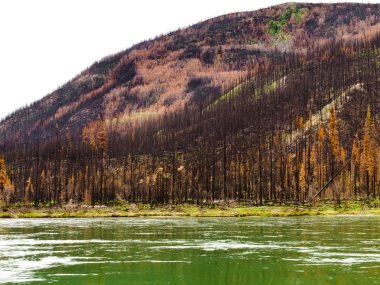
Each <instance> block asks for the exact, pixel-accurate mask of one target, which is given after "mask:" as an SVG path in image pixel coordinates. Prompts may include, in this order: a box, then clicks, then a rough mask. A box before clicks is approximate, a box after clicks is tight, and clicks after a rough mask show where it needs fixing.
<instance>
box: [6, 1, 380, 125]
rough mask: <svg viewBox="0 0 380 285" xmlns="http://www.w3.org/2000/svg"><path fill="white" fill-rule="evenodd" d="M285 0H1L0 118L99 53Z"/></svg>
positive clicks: (42, 93) (61, 81) (64, 79)
mask: <svg viewBox="0 0 380 285" xmlns="http://www.w3.org/2000/svg"><path fill="white" fill-rule="evenodd" d="M305 1H307V0H304V1H292V2H305ZM379 1H380V0H373V1H360V0H359V1H347V0H345V1H324V2H364V3H368V2H371V3H379ZM283 2H284V1H278V0H277V1H276V0H266V1H263V0H260V1H257V0H191V1H179V0H177V1H175V0H160V1H158V0H124V1H122V0H0V98H1V101H0V118H4V117H5V116H6V115H7V114H9V113H11V112H13V111H14V110H15V109H18V108H20V107H22V106H25V105H26V104H28V103H31V102H33V101H35V100H37V99H40V98H42V97H43V96H45V95H47V94H48V93H50V92H52V91H53V90H55V89H56V88H57V87H58V86H60V85H62V84H64V83H65V82H67V81H68V80H70V79H71V78H73V77H74V76H75V75H77V74H78V73H80V72H81V71H82V70H84V69H85V68H86V67H88V66H90V65H91V64H92V63H93V62H94V61H96V60H100V59H101V58H103V57H104V56H107V55H109V54H112V53H116V52H118V51H121V50H124V49H126V48H128V47H130V46H131V45H133V44H135V43H138V42H140V41H142V40H145V39H149V38H153V37H154V36H156V35H159V34H163V33H167V32H170V31H173V30H176V29H177V28H179V27H185V26H188V25H191V24H194V23H196V22H199V21H201V20H205V19H207V18H211V17H214V16H218V15H222V14H226V13H231V12H237V11H249V10H256V9H259V8H264V7H267V6H271V5H275V4H280V3H283ZM308 2H314V3H316V2H321V1H308Z"/></svg>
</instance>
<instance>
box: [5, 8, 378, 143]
mask: <svg viewBox="0 0 380 285" xmlns="http://www.w3.org/2000/svg"><path fill="white" fill-rule="evenodd" d="M379 8H380V7H379V5H378V4H375V5H369V4H368V5H367V4H331V5H327V4H292V3H288V4H283V5H279V6H274V7H270V8H267V9H262V10H258V11H253V12H246V13H235V14H230V15H225V16H221V17H217V18H214V19H210V20H208V21H205V22H201V23H198V24H196V25H194V26H191V27H189V28H185V29H181V30H178V31H175V32H173V33H170V34H168V35H164V36H160V37H157V38H156V39H154V40H149V41H146V42H142V43H140V44H137V45H136V46H134V47H132V48H130V49H128V50H126V51H123V52H120V53H118V54H116V55H111V56H108V57H106V58H104V59H102V60H101V61H99V62H97V63H95V64H93V65H92V66H91V67H90V68H88V69H87V70H85V71H84V72H82V73H81V74H80V75H78V76H76V77H75V78H73V79H72V80H71V81H69V82H68V83H66V84H64V85H63V86H62V87H61V88H59V89H57V90H56V91H54V92H52V93H51V94H50V95H48V96H46V97H44V98H43V99H42V100H40V101H38V102H36V103H34V104H32V105H31V106H29V107H27V108H23V109H21V110H19V111H17V112H15V113H13V114H12V115H10V116H9V117H7V118H6V119H5V120H3V121H2V122H1V123H0V138H1V139H2V140H3V141H5V142H7V143H8V144H10V143H11V144H14V143H15V142H18V143H21V142H24V140H26V139H28V140H30V139H31V140H35V139H36V137H37V136H39V137H40V139H46V138H47V137H52V136H56V132H58V133H59V134H60V135H61V136H62V135H64V134H65V133H66V129H67V128H70V129H71V130H72V132H73V134H75V135H78V134H80V130H81V129H82V128H83V127H84V126H85V125H91V122H95V121H97V120H99V119H102V120H108V121H110V120H114V121H116V120H117V122H118V123H119V124H120V127H121V128H122V127H123V125H124V126H125V125H128V124H130V123H135V122H136V121H141V120H145V119H149V118H154V117H157V115H162V114H164V113H166V112H168V113H170V112H172V111H175V110H179V109H182V108H183V107H184V106H185V105H194V104H197V102H198V101H199V100H200V99H202V100H203V99H204V97H210V98H209V100H214V99H216V98H217V97H218V96H221V95H223V94H224V91H225V90H227V89H228V88H230V87H231V86H233V85H234V84H236V82H238V81H239V80H240V79H241V78H244V77H246V76H247V72H248V70H249V69H254V68H257V66H258V63H259V62H265V61H267V60H269V59H274V60H275V59H276V54H277V52H286V51H305V50H306V49H311V48H313V47H315V46H316V45H321V44H325V43H327V42H328V40H329V39H343V38H344V39H350V38H353V37H355V36H357V35H358V34H360V33H361V32H363V31H366V32H370V31H375V30H377V29H378V28H379V25H378V24H379V17H380V9H379ZM120 36H123V35H120ZM100 40H101V39H100ZM20 82H22V78H20ZM41 95H42V94H41ZM10 111H11V110H10Z"/></svg>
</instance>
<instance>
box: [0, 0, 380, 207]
mask: <svg viewBox="0 0 380 285" xmlns="http://www.w3.org/2000/svg"><path fill="white" fill-rule="evenodd" d="M379 10H380V9H379V5H369V4H368V5H364V4H339V5H338V4H332V5H325V4H320V5H311V4H284V5H280V6H276V7H272V8H268V9H263V10H259V11H255V12H247V13H239V14H231V15H226V16H222V17H218V18H215V19H211V20H208V21H206V22H203V23H199V24H197V25H194V26H192V27H190V28H187V29H183V30H180V31H177V32H174V33H171V34H169V35H165V36H162V37H159V38H157V39H155V40H152V41H147V42H144V43H140V44H139V45H137V46H135V47H133V48H131V49H129V50H127V51H124V52H121V53H119V54H117V55H114V56H110V57H107V58H105V59H103V60H102V61H100V62H98V63H95V64H94V65H93V66H91V67H90V68H89V69H88V70H86V71H84V72H83V73H82V74H80V75H79V76H77V77H76V78H74V79H73V80H72V81H70V82H69V83H67V84H66V85H64V86H63V87H62V88H60V89H59V90H57V91H55V92H53V93H52V94H50V95H49V96H47V97H45V98H43V99H42V100H41V101H39V102H36V103H35V104H33V105H32V106H30V107H28V108H26V109H23V110H20V111H18V112H16V113H14V114H13V115H11V116H9V117H8V118H7V119H5V120H4V121H3V122H2V123H1V125H0V130H1V136H2V138H3V142H2V146H1V152H2V153H3V158H2V157H0V194H1V197H2V200H3V202H5V203H21V202H22V203H24V204H28V203H32V202H33V203H34V206H35V207H38V206H41V205H45V206H46V205H50V206H61V205H63V204H67V203H74V204H79V203H83V204H92V205H95V204H107V203H108V204H124V203H126V202H131V203H145V204H147V203H150V204H151V207H154V205H155V204H178V203H196V204H209V205H210V204H214V203H219V204H225V203H227V204H228V203H230V202H232V201H238V202H240V203H247V204H250V205H264V204H269V205H273V204H279V205H282V204H297V205H298V204H308V203H315V202H316V201H323V200H331V201H333V202H334V203H337V204H338V205H341V203H343V202H349V201H350V200H358V201H360V202H361V203H374V204H375V205H377V201H378V200H377V199H378V198H377V197H379V195H380V167H379V165H380V140H379V136H378V133H379V131H380V124H379V122H380V116H379V115H380V114H379V112H378V110H379V108H380V99H379V98H380V96H379V94H380V72H379V69H380V32H379V31H380V29H379V27H380V26H379V23H380V15H379V14H380V11H379Z"/></svg>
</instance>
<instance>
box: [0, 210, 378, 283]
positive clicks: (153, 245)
mask: <svg viewBox="0 0 380 285" xmlns="http://www.w3.org/2000/svg"><path fill="white" fill-rule="evenodd" d="M0 283H1V284H4V283H7V284H8V283H9V284H18V283H25V284H196V285H198V284H239V285H240V284H380V218H377V217H333V218H326V217H316V218H315V217H304V218H236V219H235V218H229V219H224V218H199V219H195V218H194V219H193V218H131V219H69V220H53V219H47V220H0Z"/></svg>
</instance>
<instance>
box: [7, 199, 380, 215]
mask: <svg viewBox="0 0 380 285" xmlns="http://www.w3.org/2000/svg"><path fill="white" fill-rule="evenodd" d="M376 206H377V205H376ZM318 215H320V216H338V215H379V216H380V208H379V207H374V206H373V205H372V206H371V205H367V204H360V203H356V202H355V203H347V204H341V205H340V206H339V205H333V204H320V205H316V206H244V205H230V206H221V205H212V206H195V205H190V204H181V205H167V206H157V207H154V208H153V209H151V208H150V206H149V205H136V204H130V205H126V206H115V207H106V206H95V207H90V206H65V207H62V208H52V209H50V208H40V209H35V208H27V207H17V208H9V209H6V210H3V211H2V212H1V213H0V218H96V217H249V216H257V217H291V216H318Z"/></svg>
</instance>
